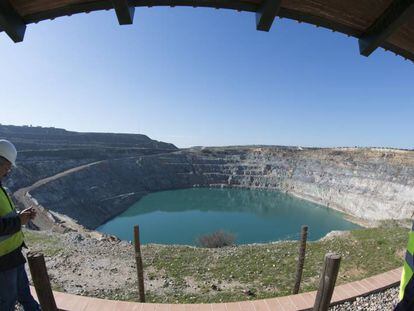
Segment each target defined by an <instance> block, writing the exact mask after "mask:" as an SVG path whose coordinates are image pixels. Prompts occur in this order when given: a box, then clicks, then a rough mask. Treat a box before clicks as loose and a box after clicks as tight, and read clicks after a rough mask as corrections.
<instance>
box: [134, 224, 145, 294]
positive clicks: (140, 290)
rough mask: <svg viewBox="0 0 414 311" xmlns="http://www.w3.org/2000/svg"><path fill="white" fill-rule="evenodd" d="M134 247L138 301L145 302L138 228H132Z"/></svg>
mask: <svg viewBox="0 0 414 311" xmlns="http://www.w3.org/2000/svg"><path fill="white" fill-rule="evenodd" d="M134 245H135V260H136V263H137V276H138V293H139V301H140V302H145V290H144V268H143V265H142V256H141V242H140V239H139V226H134Z"/></svg>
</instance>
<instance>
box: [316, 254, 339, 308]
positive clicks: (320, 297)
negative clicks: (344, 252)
mask: <svg viewBox="0 0 414 311" xmlns="http://www.w3.org/2000/svg"><path fill="white" fill-rule="evenodd" d="M340 262H341V256H340V255H337V254H334V253H328V254H326V255H325V262H324V266H323V270H322V274H321V278H320V281H319V289H318V293H317V294H316V298H315V305H314V306H313V311H327V310H328V308H329V304H330V303H331V298H332V294H333V291H334V288H335V282H336V277H337V276H338V271H339V264H340Z"/></svg>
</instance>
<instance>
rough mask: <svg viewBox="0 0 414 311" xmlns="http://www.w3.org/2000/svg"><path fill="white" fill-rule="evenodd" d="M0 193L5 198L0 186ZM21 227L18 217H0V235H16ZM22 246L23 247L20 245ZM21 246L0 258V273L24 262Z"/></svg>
mask: <svg viewBox="0 0 414 311" xmlns="http://www.w3.org/2000/svg"><path fill="white" fill-rule="evenodd" d="M0 191H3V192H4V193H5V195H6V196H7V193H6V191H5V190H4V188H3V187H2V186H1V184H0ZM21 227H22V225H21V223H20V217H19V216H16V217H11V218H3V217H0V235H7V234H12V233H16V232H17V231H19V230H20V229H21ZM22 246H23V245H22ZM22 246H20V247H18V248H17V249H15V250H14V251H12V252H10V253H8V254H6V255H4V256H0V271H4V270H9V269H13V268H15V267H17V266H20V265H22V264H24V263H25V262H26V260H25V258H24V256H23V254H22Z"/></svg>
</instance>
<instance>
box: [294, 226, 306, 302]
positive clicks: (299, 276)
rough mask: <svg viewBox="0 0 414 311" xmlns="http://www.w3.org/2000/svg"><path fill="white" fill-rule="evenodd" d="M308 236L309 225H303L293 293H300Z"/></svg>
mask: <svg viewBox="0 0 414 311" xmlns="http://www.w3.org/2000/svg"><path fill="white" fill-rule="evenodd" d="M307 238H308V226H302V230H301V234H300V244H299V258H298V265H297V268H296V277H295V286H294V287H293V294H294V295H296V294H298V293H299V289H300V282H301V280H302V272H303V265H304V263H305V252H306V240H307Z"/></svg>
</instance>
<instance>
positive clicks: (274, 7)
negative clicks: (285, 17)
mask: <svg viewBox="0 0 414 311" xmlns="http://www.w3.org/2000/svg"><path fill="white" fill-rule="evenodd" d="M281 2H282V1H281V0H264V1H263V3H262V4H261V5H260V7H259V9H258V10H257V12H256V29H257V30H260V31H269V30H270V28H271V27H272V24H273V21H274V19H275V17H276V15H277V13H278V12H279V9H280V4H281Z"/></svg>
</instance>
